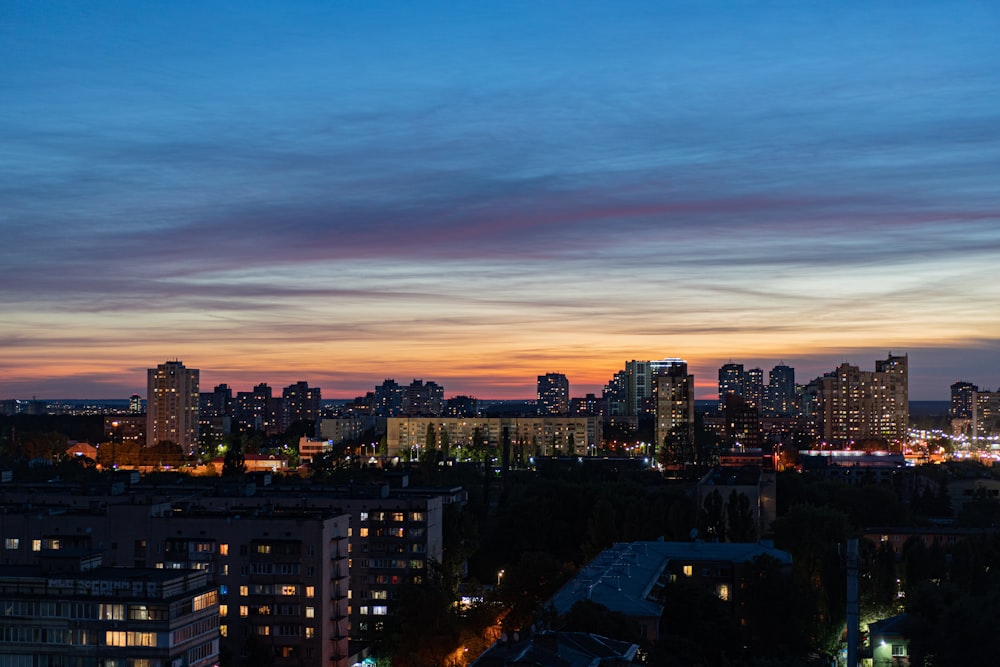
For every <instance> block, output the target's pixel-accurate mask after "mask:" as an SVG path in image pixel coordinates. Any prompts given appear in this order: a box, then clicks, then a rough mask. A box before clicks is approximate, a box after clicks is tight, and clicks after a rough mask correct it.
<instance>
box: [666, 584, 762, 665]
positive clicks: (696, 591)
mask: <svg viewBox="0 0 1000 667" xmlns="http://www.w3.org/2000/svg"><path fill="white" fill-rule="evenodd" d="M662 599H663V601H664V603H665V607H664V611H663V616H661V618H660V641H659V642H657V645H656V646H655V647H654V650H653V653H652V656H651V665H652V666H653V667H675V666H676V667H680V666H682V665H706V666H708V665H720V666H721V665H730V664H733V662H734V661H735V660H737V659H738V658H739V656H740V654H741V653H742V651H743V647H742V642H741V632H740V626H739V622H738V621H737V619H736V617H735V616H734V615H733V613H732V611H731V610H730V608H729V605H728V604H727V603H725V602H723V601H722V600H720V599H719V598H718V596H716V595H715V594H714V593H712V592H711V591H708V590H705V589H704V588H702V587H700V586H697V585H694V584H692V583H690V582H687V581H679V582H676V583H671V584H668V585H667V586H666V587H665V589H664V591H663V593H662Z"/></svg>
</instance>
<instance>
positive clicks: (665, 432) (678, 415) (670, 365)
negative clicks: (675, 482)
mask: <svg viewBox="0 0 1000 667" xmlns="http://www.w3.org/2000/svg"><path fill="white" fill-rule="evenodd" d="M650 365H651V366H653V395H654V400H655V404H656V449H657V450H658V449H659V448H660V447H662V446H663V444H664V443H665V442H666V440H667V438H668V436H669V437H670V438H672V439H676V440H678V441H679V442H680V443H682V447H685V448H689V449H691V450H692V451H693V446H694V375H690V374H689V373H688V366H687V362H686V361H684V360H683V359H663V360H662V361H655V362H650ZM688 458H691V457H688ZM685 462H687V461H685Z"/></svg>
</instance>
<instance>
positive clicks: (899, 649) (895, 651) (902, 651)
mask: <svg viewBox="0 0 1000 667" xmlns="http://www.w3.org/2000/svg"><path fill="white" fill-rule="evenodd" d="M892 657H894V658H905V657H906V645H905V644H893V645H892Z"/></svg>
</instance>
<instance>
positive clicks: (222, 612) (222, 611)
mask: <svg viewBox="0 0 1000 667" xmlns="http://www.w3.org/2000/svg"><path fill="white" fill-rule="evenodd" d="M228 613H229V605H228V604H220V605H219V616H221V617H223V618H225V617H226V615H227V614H228Z"/></svg>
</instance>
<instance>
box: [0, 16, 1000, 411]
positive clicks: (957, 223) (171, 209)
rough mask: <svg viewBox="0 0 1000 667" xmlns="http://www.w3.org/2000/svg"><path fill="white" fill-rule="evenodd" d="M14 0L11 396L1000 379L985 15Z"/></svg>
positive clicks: (1, 322)
mask: <svg viewBox="0 0 1000 667" xmlns="http://www.w3.org/2000/svg"><path fill="white" fill-rule="evenodd" d="M8 4H9V5H10V6H6V7H5V11H4V20H3V21H2V22H0V60H2V61H3V62H5V63H6V64H7V66H6V67H3V68H0V88H2V89H3V90H4V91H5V92H6V93H7V94H6V95H5V100H4V104H3V105H2V106H0V145H2V146H4V150H3V151H2V152H0V174H2V175H3V177H2V178H0V201H2V202H3V207H2V210H0V230H2V233H3V242H2V244H0V286H2V287H0V311H2V312H3V317H2V318H0V397H3V396H15V395H24V394H29V395H31V394H34V395H38V394H46V395H57V394H58V395H82V396H84V397H87V396H97V395H108V394H117V393H124V395H129V394H131V393H140V394H144V393H145V370H146V369H147V368H149V367H150V366H155V365H156V364H158V363H161V362H162V359H165V358H179V359H182V360H184V362H185V364H186V365H188V366H190V367H193V368H199V369H200V370H201V371H202V376H203V379H204V380H205V382H206V384H208V383H209V382H210V383H212V385H214V384H219V383H222V382H225V383H227V384H230V385H232V386H234V387H236V386H240V387H243V386H252V385H253V384H256V383H258V382H260V381H266V382H268V383H269V384H271V385H272V386H279V387H280V386H283V385H287V384H290V383H292V382H295V381H297V380H301V379H304V380H306V381H308V382H309V383H310V384H311V385H314V386H318V387H320V388H321V389H324V390H328V391H330V392H332V393H336V394H337V395H342V394H346V393H353V394H355V395H358V392H360V393H361V394H363V393H364V392H365V391H367V390H368V389H367V388H368V387H370V386H374V385H375V384H378V383H379V382H381V380H382V379H384V378H385V377H395V378H396V379H397V381H399V382H401V383H406V382H408V381H409V379H410V378H425V379H433V380H434V381H435V382H438V383H439V384H441V385H442V386H444V388H445V390H446V391H448V392H452V391H454V392H455V393H456V394H470V395H490V396H497V397H498V398H502V397H505V396H515V395H516V396H523V395H525V394H528V395H531V394H533V393H534V382H535V377H536V376H537V375H540V374H543V373H545V372H548V371H560V372H563V373H565V374H566V375H567V377H568V378H569V380H570V386H571V391H573V392H574V393H578V394H579V395H583V394H585V393H595V394H598V393H600V390H601V388H602V387H603V385H604V383H606V382H607V381H608V380H609V379H610V377H611V376H612V374H613V373H614V372H615V371H617V370H618V369H620V368H621V365H622V364H623V363H624V362H625V361H626V360H628V359H658V358H662V357H667V356H681V357H684V358H685V359H687V360H688V363H689V365H690V367H691V370H692V372H693V373H694V375H695V378H696V382H697V389H696V391H697V394H698V396H699V398H700V397H702V396H707V395H711V394H714V393H715V391H714V389H713V388H712V385H713V384H714V383H715V371H716V370H717V368H718V366H720V365H722V364H723V363H725V362H726V361H727V360H729V359H733V360H735V361H738V362H742V363H744V364H745V365H747V366H748V367H751V366H754V365H760V366H761V367H762V368H764V369H765V370H766V369H767V368H769V367H770V366H773V365H774V364H775V363H777V362H778V361H780V360H784V361H785V362H787V363H788V364H789V365H791V366H793V367H795V368H796V375H797V377H800V378H803V379H807V376H808V379H811V378H812V377H816V376H818V375H821V374H822V373H823V372H826V371H828V370H831V369H832V368H835V367H836V366H837V364H839V363H840V362H841V361H848V362H850V363H852V364H855V365H857V366H859V367H860V368H863V369H872V368H873V367H874V361H875V359H879V358H884V357H885V355H886V353H887V351H890V350H891V351H893V352H896V353H900V354H902V353H907V354H908V355H909V357H910V393H911V395H912V396H913V398H914V399H925V400H932V399H936V398H938V397H941V396H945V395H947V392H948V386H949V385H950V384H951V383H953V382H955V381H956V380H966V381H969V382H974V383H976V384H978V385H980V386H983V387H996V386H997V384H998V383H1000V377H998V375H1000V373H998V372H997V370H998V369H1000V281H997V280H996V278H995V273H996V258H997V257H998V256H1000V188H997V180H998V175H1000V68H997V67H996V53H997V47H996V35H997V34H998V33H1000V4H997V3H995V2H989V1H986V0H958V2H957V4H956V3H948V4H946V5H945V4H942V3H938V2H935V1H933V0H915V1H913V2H908V3H905V4H901V3H892V4H881V3H868V2H861V1H860V0H845V1H844V2H839V3H835V4H830V5H812V4H811V3H792V2H783V3H763V4H762V3H753V2H744V1H741V0H737V1H734V2H726V3H723V4H722V5H720V6H715V5H714V3H711V2H708V3H705V2H690V1H687V0H670V1H668V2H661V1H658V0H657V1H654V0H636V1H635V2H630V3H628V5H627V7H624V8H623V7H621V6H619V5H617V4H613V3H600V2H586V1H585V2H582V3H581V2H579V1H578V0H577V1H575V2H566V1H565V0H554V1H553V2H546V3H537V2H530V1H527V0H511V1H510V2H503V3H500V2H483V3H474V4H470V5H463V6H462V7H461V8H460V9H458V8H456V7H455V6H454V4H453V3H446V2H440V1H439V0H428V1H427V2H422V3H416V4H405V3H384V2H369V3H328V2H322V1H320V0H303V2H298V3H291V4H285V3H282V4H277V3H275V4H269V3H257V4H255V3H232V2H228V1H226V0H223V1H222V2H217V3H195V2H189V1H183V0H182V1H179V2H173V3H167V4H156V5H152V4H147V3H143V2H137V3H104V2H96V3H76V2H71V1H68V0H53V1H52V2H45V3H8ZM720 7H721V10H720ZM181 36H183V39H181V38H180V37H181ZM126 392H127V393H126Z"/></svg>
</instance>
